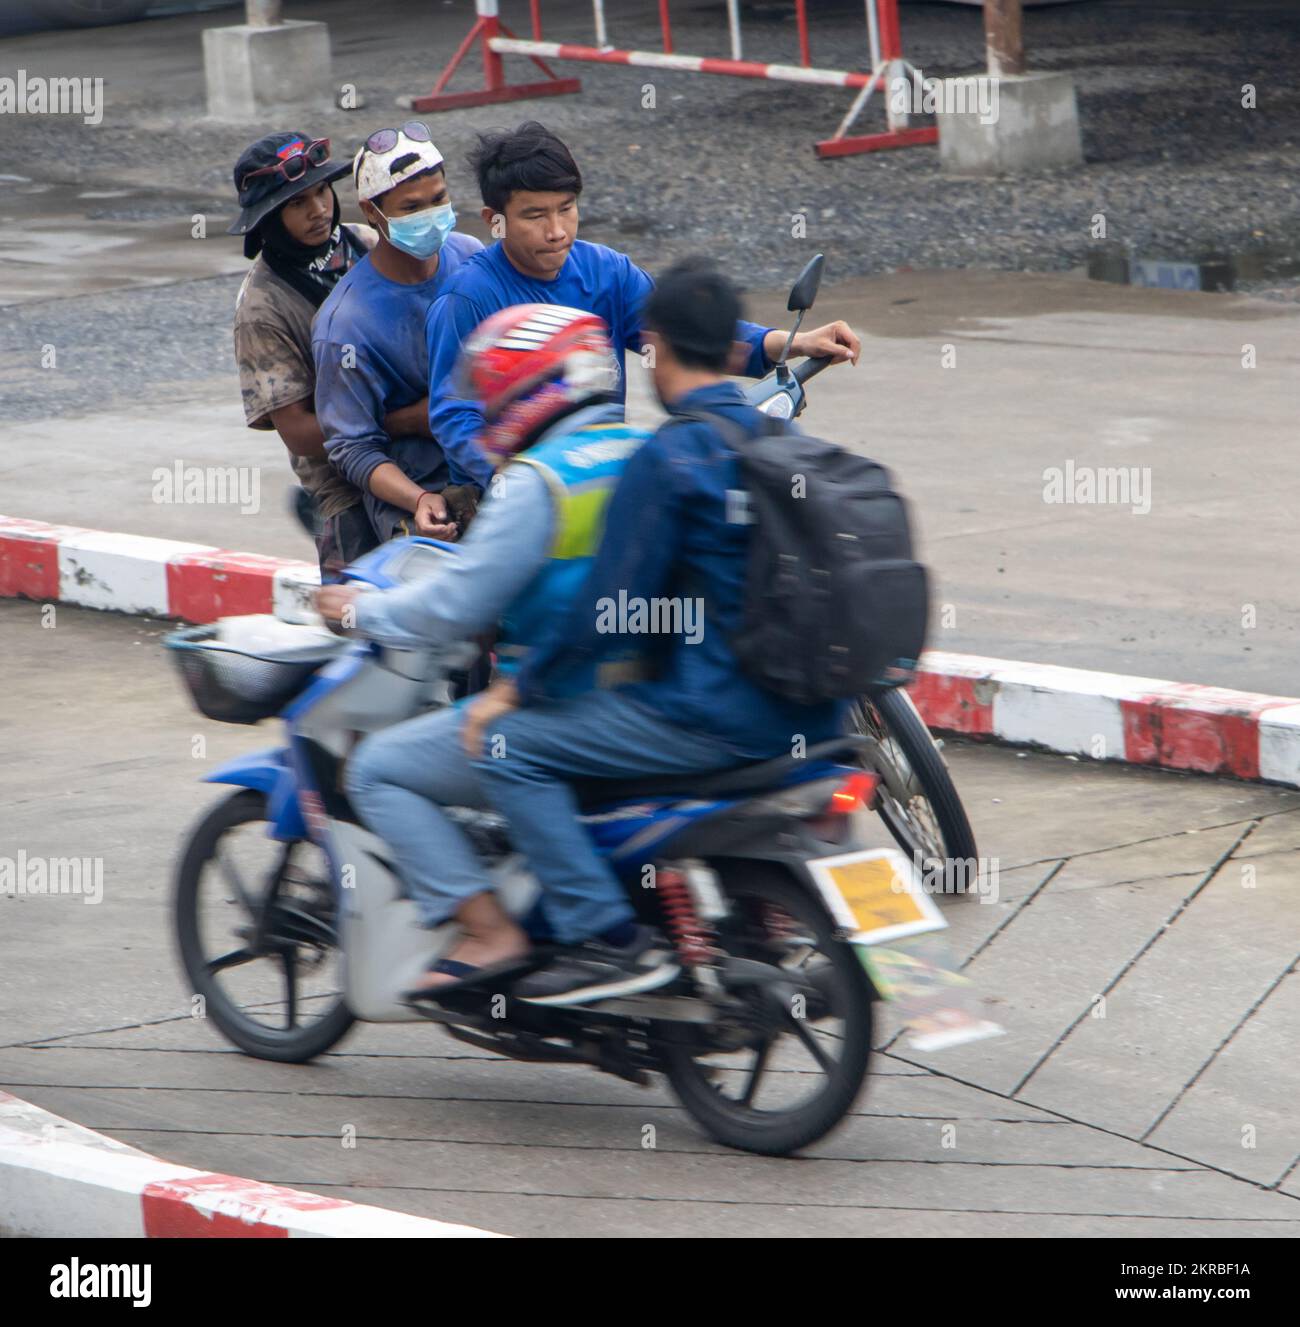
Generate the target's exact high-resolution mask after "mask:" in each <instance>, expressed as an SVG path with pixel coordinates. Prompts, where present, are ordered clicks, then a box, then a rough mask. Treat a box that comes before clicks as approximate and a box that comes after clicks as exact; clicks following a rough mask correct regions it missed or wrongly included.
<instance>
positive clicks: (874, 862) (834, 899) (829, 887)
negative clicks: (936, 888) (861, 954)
mask: <svg viewBox="0 0 1300 1327" xmlns="http://www.w3.org/2000/svg"><path fill="white" fill-rule="evenodd" d="M807 867H808V870H809V872H810V873H811V875H812V878H813V880H814V881H815V882H816V885H817V888H818V890H819V891H820V892H821V896H822V898H823V899H824V900H825V902H826V906H827V908H828V909H829V910H830V914H831V917H832V918H833V919H834V920H835V922H836V924H837V925H838V926H839V927H840V929H841V930H843V931H844V932H846V933H847V935H848V939H849V941H850V943H852V944H855V945H878V944H884V943H886V942H887V941H891V940H898V939H901V938H902V937H903V936H908V935H920V934H922V933H923V932H925V931H939V930H942V929H943V928H944V927H945V926H947V924H948V923H947V922H946V921H944V919H943V916H942V914H941V913H940V912H939V909H938V908H937V907H936V906H935V904H934V901H933V900H932V899H931V898H930V897H929V895H927V894H926V893H925V891H924V890H923V889H922V888H921V883H920V881H919V880H918V879H917V876H916V871H915V870H914V869H913V867H912V864H911V862H909V861H908V860H907V858H906V857H904V856H903V854H902V853H901V852H899V851H898V850H897V849H895V848H871V849H867V850H866V851H863V852H848V853H842V854H841V855H840V856H838V857H817V858H814V859H813V860H812V861H810V862H808V863H807Z"/></svg>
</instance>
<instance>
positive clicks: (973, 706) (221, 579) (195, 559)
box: [0, 516, 1300, 787]
mask: <svg viewBox="0 0 1300 1327" xmlns="http://www.w3.org/2000/svg"><path fill="white" fill-rule="evenodd" d="M318 584H319V576H318V572H317V569H316V568H315V567H314V566H312V565H311V564H310V563H305V562H290V561H287V560H285V559H282V558H270V557H263V556H261V555H260V554H257V553H232V552H228V551H223V550H220V549H216V548H209V547H207V546H206V545H203V544H182V543H176V542H174V541H172V540H168V539H148V538H144V537H142V536H139V535H124V534H108V533H105V532H103V531H99V530H81V529H76V528H74V527H71V526H64V525H46V524H45V523H44V522H42V521H25V520H15V519H13V518H12V517H5V516H0V596H6V595H8V596H14V595H17V596H22V597H24V598H27V599H36V600H41V601H45V602H50V603H54V602H62V603H72V604H82V605H85V606H86V607H89V608H108V609H115V610H116V611H118V612H121V613H146V614H150V615H152V616H157V617H176V618H181V619H183V620H184V621H186V622H212V621H215V620H216V619H217V618H219V617H233V616H236V615H239V614H243V613H274V614H275V615H276V616H277V617H281V618H284V619H285V620H287V621H301V620H303V617H304V615H306V614H307V613H309V612H310V611H311V606H310V602H309V596H310V594H311V591H312V590H314V589H315V588H316V586H317V585H318ZM912 695H913V697H914V699H915V701H916V705H917V708H918V709H919V710H920V712H921V715H922V717H923V718H924V719H925V721H926V723H928V724H929V725H930V727H931V728H935V729H938V730H940V731H943V732H950V733H965V734H968V735H970V736H974V737H990V738H994V739H996V740H998V741H1002V742H1007V743H1011V744H1013V745H1019V746H1037V747H1042V748H1043V749H1044V750H1047V751H1059V752H1063V753H1065V754H1069V755H1080V756H1085V757H1088V758H1091V759H1095V760H1120V761H1126V762H1128V763H1130V764H1134V765H1152V766H1155V767H1157V768H1160V769H1178V770H1196V771H1199V772H1201V773H1203V774H1225V775H1231V776H1232V777H1234V778H1239V779H1258V780H1264V781H1266V782H1269V783H1284V784H1287V785H1289V786H1291V787H1300V699H1296V698H1292V697H1283V696H1264V695H1259V694H1256V693H1255V692H1246V691H1228V690H1224V689H1223V688H1220V687H1208V686H1198V685H1195V684H1191V683H1183V682H1165V681H1161V680H1159V679H1156V678H1149V677H1127V676H1123V675H1121V674H1117V673H1098V672H1091V671H1089V670H1085V669H1080V668H1058V667H1055V666H1053V665H1050V664H1033V663H1017V662H1014V661H1010V660H1006V659H984V658H980V657H978V656H976V655H970V654H950V653H947V652H944V651H937V650H936V651H930V652H928V653H927V654H926V656H925V658H924V659H923V660H922V661H921V670H920V674H919V675H918V677H917V680H916V682H915V683H914V685H913V687H912Z"/></svg>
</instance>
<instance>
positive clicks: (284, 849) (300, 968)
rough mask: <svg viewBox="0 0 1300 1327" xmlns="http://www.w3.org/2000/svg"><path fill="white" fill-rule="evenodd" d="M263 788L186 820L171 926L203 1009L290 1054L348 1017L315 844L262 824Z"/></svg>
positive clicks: (263, 1054)
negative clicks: (274, 835) (281, 835)
mask: <svg viewBox="0 0 1300 1327" xmlns="http://www.w3.org/2000/svg"><path fill="white" fill-rule="evenodd" d="M265 817H266V799H265V798H264V797H263V796H262V794H261V793H257V792H252V791H243V792H238V793H235V794H234V795H233V796H232V797H228V798H227V799H226V800H225V801H224V802H221V803H220V804H219V805H217V806H216V807H214V808H213V810H212V811H211V812H210V813H209V815H208V816H207V817H206V819H204V820H203V821H202V822H201V823H200V824H199V826H198V828H197V829H196V830H195V831H194V835H193V837H192V838H191V840H190V844H189V847H188V849H187V850H186V853H185V856H184V858H183V860H182V862H181V866H180V871H179V873H178V875H177V879H176V898H175V914H176V932H177V939H178V941H179V943H180V952H181V962H182V964H183V965H184V967H185V973H186V976H187V977H188V978H189V982H190V986H191V989H192V990H193V991H194V993H195V994H196V995H201V996H202V997H203V1000H204V1014H205V1016H207V1017H210V1018H211V1019H212V1020H213V1022H215V1023H216V1025H217V1027H219V1028H220V1029H221V1031H222V1032H223V1033H224V1034H225V1036H227V1037H228V1038H229V1039H230V1040H231V1041H232V1042H234V1044H235V1045H236V1046H238V1047H239V1049H240V1050H242V1051H245V1052H247V1054H249V1055H256V1056H257V1057H258V1058H259V1059H263V1060H280V1061H283V1062H287V1063H301V1062H302V1061H304V1060H310V1059H312V1058H313V1057H314V1056H317V1055H321V1054H323V1053H324V1052H325V1051H327V1050H329V1049H330V1047H331V1046H334V1045H336V1044H337V1043H338V1041H339V1040H340V1039H341V1038H342V1037H343V1036H344V1034H345V1033H346V1032H347V1031H348V1029H349V1028H350V1027H351V1026H352V1023H353V1018H352V1015H351V1013H350V1012H349V1011H348V1007H347V1004H346V1003H345V1001H344V998H343V993H342V992H343V982H342V972H341V965H342V959H341V955H340V954H339V952H338V932H337V916H336V906H335V900H334V890H333V885H332V883H331V879H330V872H329V866H328V863H327V861H326V859H325V856H324V853H323V852H322V851H321V850H320V849H319V848H318V847H316V846H315V845H314V844H311V843H305V842H295V843H280V842H277V841H276V840H274V839H271V838H268V837H267V834H266V828H267V826H266V818H265Z"/></svg>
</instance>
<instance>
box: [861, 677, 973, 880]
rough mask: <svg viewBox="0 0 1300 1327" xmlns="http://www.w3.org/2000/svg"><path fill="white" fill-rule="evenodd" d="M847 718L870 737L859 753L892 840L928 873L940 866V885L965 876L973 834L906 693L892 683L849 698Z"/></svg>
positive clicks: (945, 769)
mask: <svg viewBox="0 0 1300 1327" xmlns="http://www.w3.org/2000/svg"><path fill="white" fill-rule="evenodd" d="M850 722H851V723H852V725H853V731H854V732H857V733H860V734H862V735H863V736H864V737H869V738H871V739H872V740H873V741H874V742H875V747H874V748H873V750H872V751H871V753H870V754H869V755H867V756H866V757H864V759H865V763H866V764H867V765H868V766H869V767H870V768H871V769H873V770H874V771H875V772H876V773H877V774H879V775H880V785H879V788H878V790H877V793H876V797H877V807H878V809H879V811H880V816H881V819H883V820H884V822H885V824H886V826H887V827H888V828H889V832H890V833H891V834H892V835H893V836H894V840H895V842H896V843H897V844H898V846H899V847H900V848H901V849H902V850H903V852H904V853H905V854H906V855H907V856H908V857H909V858H910V859H911V860H912V861H913V862H915V863H918V865H919V866H920V868H921V869H922V870H924V871H926V872H927V873H929V872H933V871H935V870H936V869H941V870H942V871H943V876H942V879H943V882H944V883H945V885H950V882H954V883H955V882H962V881H964V880H965V879H966V876H967V873H968V872H972V871H974V870H975V869H976V868H975V866H974V859H975V857H976V855H977V853H976V848H975V835H974V834H973V833H972V832H971V827H970V821H969V820H967V818H966V809H965V807H963V806H962V804H961V798H960V797H958V796H957V789H956V788H955V787H953V782H952V776H951V775H950V774H949V773H948V766H947V765H946V764H945V763H944V759H943V755H942V754H941V752H940V749H939V747H938V745H937V744H936V742H935V740H934V738H933V737H931V736H930V730H929V729H928V728H927V727H926V726H925V724H924V722H923V721H922V719H921V716H920V715H919V714H918V713H917V712H916V706H914V705H913V704H912V700H911V697H910V696H908V694H907V692H905V691H903V690H902V689H901V688H897V687H896V688H894V689H893V690H890V691H882V692H879V693H878V694H876V695H874V696H863V697H861V698H860V699H858V700H856V701H854V702H853V705H852V708H851V710H850ZM967 862H970V863H971V865H970V866H969V867H968V866H967V865H966V863H967ZM950 887H951V885H950Z"/></svg>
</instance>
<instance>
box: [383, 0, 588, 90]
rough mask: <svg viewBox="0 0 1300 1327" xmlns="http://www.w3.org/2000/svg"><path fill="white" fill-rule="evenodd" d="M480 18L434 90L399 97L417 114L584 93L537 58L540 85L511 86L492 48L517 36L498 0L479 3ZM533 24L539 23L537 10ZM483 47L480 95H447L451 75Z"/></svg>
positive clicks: (574, 81)
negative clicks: (541, 77)
mask: <svg viewBox="0 0 1300 1327" xmlns="http://www.w3.org/2000/svg"><path fill="white" fill-rule="evenodd" d="M477 11H478V17H477V18H476V19H475V21H474V26H473V27H472V28H471V29H470V30H469V34H468V35H467V36H466V38H465V40H464V41H463V42H461V44H460V46H459V47H457V49H456V54H455V55H453V56H452V57H451V59H450V60H449V61H448V62H447V67H446V68H445V69H444V70H443V71H442V73H441V75H439V78H438V81H437V82H436V83H435V84H434V85H433V90H432V91H431V92H429V93H428V94H427V95H425V96H423V97H399V98H398V102H399V104H401V105H403V106H406V107H408V108H409V109H411V110H413V111H453V110H457V109H459V108H460V107H462V106H488V105H491V104H492V103H494V102H501V101H522V100H523V99H525V98H528V97H556V96H561V95H563V94H565V93H570V92H581V91H582V83H581V81H580V80H579V79H576V78H560V77H559V76H558V75H557V74H555V73H554V72H553V71H552V70H551V68H550V66H548V65H547V64H546V63H545V62H544V61H542V60H539V59H538V58H537V57H536V56H535V55H534V56H530V57H529V58H530V59H531V60H532V62H533V63H534V64H535V65H537V67H538V68H539V69H541V71H542V72H543V73H544V74H545V75H546V81H545V82H540V83H507V82H506V79H505V65H504V62H503V61H502V59H501V56H500V55H499V54H498V53H497V52H496V51H494V50H493V49H492V47H491V46H490V45H489V43H490V42H491V40H492V38H493V37H501V36H506V37H513V36H514V33H513V32H511V31H510V29H509V28H507V27H506V26H505V24H504V23H502V22H501V19H500V17H499V10H498V0H477ZM533 22H534V26H536V25H537V24H538V22H539V17H538V14H537V10H536V8H535V7H534V9H533ZM476 41H477V42H481V43H482V45H483V87H482V88H481V89H479V90H478V91H476V92H445V91H444V90H443V89H444V88H446V86H447V84H448V83H449V82H450V81H451V76H452V75H453V74H454V73H455V72H456V69H457V67H458V66H459V65H460V63H461V61H462V60H464V58H465V56H466V55H468V54H469V52H470V50H471V49H472V47H473V46H474V43H475V42H476Z"/></svg>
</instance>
